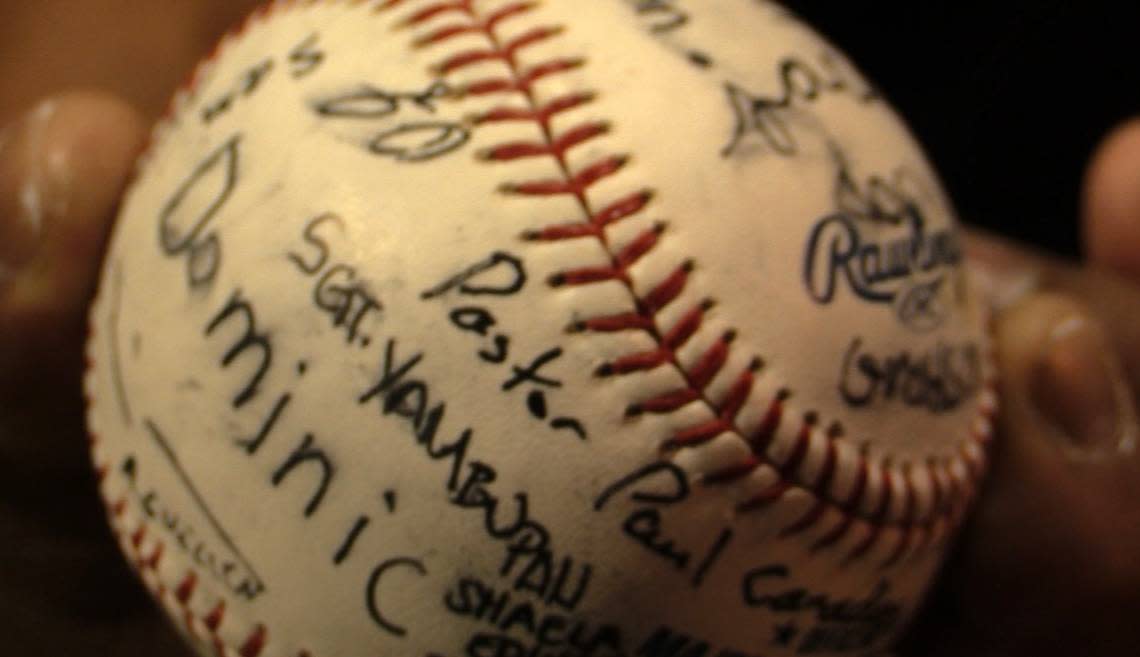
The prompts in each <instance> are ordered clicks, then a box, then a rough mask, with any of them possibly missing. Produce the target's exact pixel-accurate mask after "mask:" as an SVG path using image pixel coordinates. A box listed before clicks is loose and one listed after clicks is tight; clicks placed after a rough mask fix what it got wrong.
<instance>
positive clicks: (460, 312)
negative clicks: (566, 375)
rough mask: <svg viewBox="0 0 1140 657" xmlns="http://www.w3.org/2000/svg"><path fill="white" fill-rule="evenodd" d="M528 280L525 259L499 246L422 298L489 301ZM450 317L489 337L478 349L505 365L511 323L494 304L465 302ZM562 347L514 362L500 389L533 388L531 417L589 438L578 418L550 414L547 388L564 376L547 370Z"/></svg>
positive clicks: (558, 383)
mask: <svg viewBox="0 0 1140 657" xmlns="http://www.w3.org/2000/svg"><path fill="white" fill-rule="evenodd" d="M526 284H527V273H526V267H525V266H524V264H523V261H522V259H521V258H519V257H517V256H515V255H512V254H510V253H506V252H503V251H496V252H494V253H492V254H491V255H490V256H488V257H486V258H484V259H482V260H480V261H479V262H476V263H475V264H473V265H471V266H469V267H467V268H465V269H463V270H462V271H460V272H458V273H456V274H454V275H452V276H450V277H448V278H447V279H445V280H444V281H443V282H442V283H439V284H438V285H435V286H434V287H432V288H430V289H428V290H426V291H424V292H423V293H422V294H421V295H420V298H421V299H423V300H425V301H430V300H436V299H441V298H443V297H446V296H448V295H452V296H458V297H483V298H486V301H487V302H489V301H490V300H491V299H494V298H505V297H511V296H514V295H516V294H518V293H519V292H521V291H522V290H523V289H524V288H525V287H526ZM448 319H450V320H451V323H452V325H453V326H455V328H457V329H459V330H460V331H463V332H465V333H471V334H473V335H477V336H479V337H481V338H486V339H487V341H486V342H484V343H482V344H481V345H480V346H479V347H478V348H477V349H476V352H475V353H476V355H477V356H478V357H479V359H480V360H481V361H483V362H484V363H487V364H491V365H503V364H506V363H507V362H508V360H509V359H510V358H511V354H512V347H513V344H514V343H513V340H512V339H511V336H510V335H509V334H508V333H507V331H506V328H505V327H501V326H500V323H499V319H498V317H496V316H495V314H494V313H493V312H492V310H491V309H490V308H489V307H487V306H484V305H478V306H476V305H464V306H460V307H457V308H455V309H453V310H451V311H450V312H449V313H448ZM563 353H564V352H563V350H562V348H561V347H551V348H549V349H546V350H545V351H543V352H542V353H540V354H538V355H537V356H534V357H532V358H531V359H530V360H529V361H527V363H526V364H512V365H511V366H510V374H509V375H508V376H507V378H506V379H505V380H504V381H503V382H502V384H501V385H500V389H501V390H502V391H503V392H506V393H509V392H511V391H513V390H515V389H517V388H519V387H526V388H529V392H528V393H527V394H526V397H525V407H526V409H527V412H528V413H530V415H531V417H533V418H534V419H536V420H540V421H543V422H547V423H548V426H550V427H551V428H553V429H555V430H556V431H562V432H569V433H571V434H573V435H574V436H576V437H577V438H578V439H579V440H586V439H587V438H588V434H587V432H586V427H585V425H584V424H583V423H582V422H581V421H580V420H578V419H577V418H573V417H567V416H555V417H551V415H552V413H551V411H550V404H549V401H548V394H549V393H550V392H551V391H553V390H557V389H559V388H561V387H562V381H561V380H559V379H558V378H555V377H554V376H552V375H550V374H547V373H546V371H547V370H549V369H550V368H552V367H553V366H554V364H555V362H556V361H557V360H558V359H560V358H561V357H562V355H563Z"/></svg>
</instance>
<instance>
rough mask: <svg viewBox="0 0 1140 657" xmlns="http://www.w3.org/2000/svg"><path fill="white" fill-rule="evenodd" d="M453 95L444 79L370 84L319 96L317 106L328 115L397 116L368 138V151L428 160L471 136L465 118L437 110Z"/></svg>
mask: <svg viewBox="0 0 1140 657" xmlns="http://www.w3.org/2000/svg"><path fill="white" fill-rule="evenodd" d="M454 96H455V94H454V93H453V92H452V90H451V89H450V87H448V86H447V84H446V83H445V82H443V81H442V80H435V81H433V82H431V83H430V84H429V85H428V86H427V87H426V88H424V89H421V90H412V91H393V90H389V89H384V88H381V87H377V86H375V85H371V84H365V85H361V86H359V87H357V88H355V89H352V90H350V91H347V92H342V93H338V94H335V95H333V96H330V97H326V98H323V99H321V100H318V101H316V102H315V103H314V104H313V111H314V112H316V114H317V115H318V116H320V117H322V118H324V119H328V120H337V121H345V120H349V121H353V122H356V123H362V122H367V123H374V122H377V121H379V122H381V123H383V124H391V123H392V122H395V123H394V125H384V127H382V128H381V129H380V131H379V132H376V133H373V134H372V135H370V136H369V137H368V138H367V140H366V149H367V151H368V152H369V153H371V154H373V155H379V156H382V157H389V158H392V159H394V160H397V161H399V162H425V161H428V160H433V159H435V158H438V157H441V156H444V155H447V154H449V153H452V152H454V151H456V150H458V149H460V148H462V147H463V146H464V145H466V144H467V142H468V141H470V139H471V130H470V128H469V127H468V126H467V125H466V124H465V123H464V122H463V121H454V120H447V119H441V118H438V117H435V116H434V115H435V114H436V113H437V110H438V107H439V101H440V100H442V99H446V98H452V97H454ZM409 115H410V116H409ZM389 119H391V121H389Z"/></svg>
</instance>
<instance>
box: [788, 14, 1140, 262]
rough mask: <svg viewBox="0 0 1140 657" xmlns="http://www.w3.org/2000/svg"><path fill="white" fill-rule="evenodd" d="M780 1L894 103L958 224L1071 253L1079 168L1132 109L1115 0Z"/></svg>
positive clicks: (1128, 53) (1135, 78) (1136, 87)
mask: <svg viewBox="0 0 1140 657" xmlns="http://www.w3.org/2000/svg"><path fill="white" fill-rule="evenodd" d="M785 4H787V6H789V7H790V8H791V9H792V10H793V11H795V12H796V13H798V14H799V15H800V16H801V17H803V18H804V19H806V20H807V22H809V23H811V24H812V25H813V26H815V27H816V29H818V30H819V31H820V32H821V33H823V34H824V36H826V37H827V38H829V39H830V40H831V41H832V42H833V43H835V44H836V45H837V46H838V47H839V48H840V49H841V50H843V51H845V52H847V53H848V54H849V55H850V56H851V58H852V59H853V60H854V61H855V63H856V64H857V65H858V66H859V67H860V68H861V69H862V70H863V71H864V73H866V74H867V76H868V77H869V78H870V79H871V80H872V81H874V82H875V83H876V84H877V85H878V87H879V88H880V89H881V91H882V92H883V93H884V94H885V95H886V96H887V97H888V98H889V99H890V100H891V101H892V102H893V104H894V105H895V106H896V107H897V108H898V109H899V111H900V112H901V113H902V115H903V116H904V117H905V118H906V119H907V121H908V122H909V123H910V125H911V127H912V129H913V130H914V132H915V133H916V135H917V136H918V138H919V140H920V141H921V142H922V143H923V145H924V146H925V147H926V150H927V153H928V154H929V155H930V157H931V159H932V160H933V161H934V163H935V166H936V167H937V168H938V169H939V171H940V172H941V174H942V176H943V181H944V182H945V184H946V186H947V188H948V190H949V192H950V196H951V197H952V199H953V200H954V202H955V204H956V206H957V208H958V211H959V214H960V216H961V217H962V218H963V220H965V221H966V222H969V223H973V224H976V225H979V226H983V227H986V228H989V229H991V230H997V231H1000V232H1003V233H1006V234H1008V235H1012V236H1015V237H1017V238H1018V239H1020V240H1023V241H1028V242H1031V243H1034V244H1037V245H1041V246H1045V247H1048V248H1050V249H1053V250H1055V251H1058V252H1061V253H1064V254H1067V255H1076V254H1077V253H1078V252H1079V249H1080V245H1079V241H1078V224H1077V217H1078V212H1079V207H1080V187H1081V178H1082V174H1083V170H1084V167H1085V164H1086V163H1087V161H1088V158H1089V157H1090V155H1091V154H1092V151H1093V149H1094V147H1095V146H1096V144H1097V143H1098V142H1099V141H1100V139H1101V138H1102V137H1104V136H1105V135H1106V134H1107V132H1108V131H1109V130H1110V129H1111V128H1112V127H1113V126H1114V125H1116V124H1118V123H1119V122H1121V121H1123V120H1124V119H1126V118H1128V117H1129V116H1132V115H1135V114H1138V113H1140V48H1138V47H1137V45H1136V44H1137V41H1138V40H1140V39H1138V37H1137V33H1138V31H1140V26H1138V25H1137V24H1136V23H1135V21H1132V20H1130V18H1129V17H1127V16H1125V15H1124V14H1123V13H1122V11H1123V10H1122V9H1119V8H1115V6H1114V5H1113V4H1112V3H1108V2H1051V1H1048V0H1037V1H1032V2H1030V1H1013V2H990V3H977V6H976V7H970V6H969V5H970V4H972V3H963V2H908V3H904V2H893V1H892V2H818V1H817V2H809V1H807V0H798V1H795V0H792V1H788V2H786V3H785ZM1123 5H1124V3H1121V5H1120V6H1123Z"/></svg>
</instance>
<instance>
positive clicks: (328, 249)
mask: <svg viewBox="0 0 1140 657" xmlns="http://www.w3.org/2000/svg"><path fill="white" fill-rule="evenodd" d="M332 228H337V229H339V230H340V231H342V232H343V231H344V230H345V223H344V220H343V219H342V218H341V217H340V216H338V215H336V214H332V213H326V214H322V215H320V216H319V217H317V218H315V219H313V220H312V221H310V222H309V223H308V224H307V225H306V226H305V230H304V234H303V236H302V238H303V240H304V243H305V246H306V250H307V251H308V253H307V254H300V253H296V252H290V253H289V254H288V258H289V260H290V261H292V262H293V264H294V265H296V267H297V269H298V271H300V272H301V274H302V275H304V276H306V277H308V278H311V279H312V280H313V281H315V283H314V286H313V297H312V298H313V305H314V306H315V307H316V308H317V309H318V310H320V311H322V312H324V313H326V314H327V315H328V316H329V318H330V319H331V320H332V325H333V327H334V328H336V329H340V330H341V331H343V332H344V337H345V342H346V343H348V344H355V343H359V344H360V345H361V346H363V347H367V346H368V345H369V344H371V338H370V337H369V336H368V335H365V334H364V333H362V331H361V329H362V327H363V325H364V323H365V321H366V320H367V319H369V318H374V317H376V316H377V314H378V313H379V312H380V311H381V310H382V309H383V307H384V306H383V304H382V303H381V302H380V299H379V297H378V296H377V295H376V294H375V293H374V292H372V291H371V288H370V286H369V284H368V283H367V282H366V281H364V280H362V279H361V278H360V276H359V274H358V272H357V269H356V267H354V266H352V265H349V264H346V263H344V262H336V261H333V259H332V256H333V254H332V246H331V243H330V238H329V237H327V236H326V234H325V232H326V229H328V230H331V229H332Z"/></svg>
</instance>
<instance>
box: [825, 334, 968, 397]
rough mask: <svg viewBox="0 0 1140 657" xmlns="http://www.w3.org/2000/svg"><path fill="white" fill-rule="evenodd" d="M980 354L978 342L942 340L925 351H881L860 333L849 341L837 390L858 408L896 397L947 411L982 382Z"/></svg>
mask: <svg viewBox="0 0 1140 657" xmlns="http://www.w3.org/2000/svg"><path fill="white" fill-rule="evenodd" d="M981 382H982V358H981V353H980V348H979V347H978V345H977V344H976V343H973V342H966V343H963V344H949V343H943V342H939V343H938V344H936V345H934V346H933V347H931V348H930V349H928V350H925V351H910V350H905V349H904V350H901V351H899V352H897V353H893V354H889V355H885V356H877V355H874V354H871V353H868V352H867V351H866V350H865V349H864V346H863V339H862V338H855V339H854V340H852V341H851V346H850V347H848V349H847V353H846V355H845V356H844V358H843V367H842V369H841V370H840V374H839V394H840V396H841V397H842V398H843V401H845V402H847V404H848V405H850V406H853V407H855V408H865V407H868V406H872V405H875V404H878V403H883V402H890V401H898V402H901V403H902V404H904V405H906V406H911V407H915V408H922V409H925V410H927V411H930V412H931V413H936V414H938V413H949V412H951V411H954V410H956V409H957V408H958V407H960V406H961V405H962V402H963V401H965V400H966V399H969V398H970V397H971V396H972V395H973V394H974V393H975V392H976V391H977V390H978V388H979V387H980V386H981Z"/></svg>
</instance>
